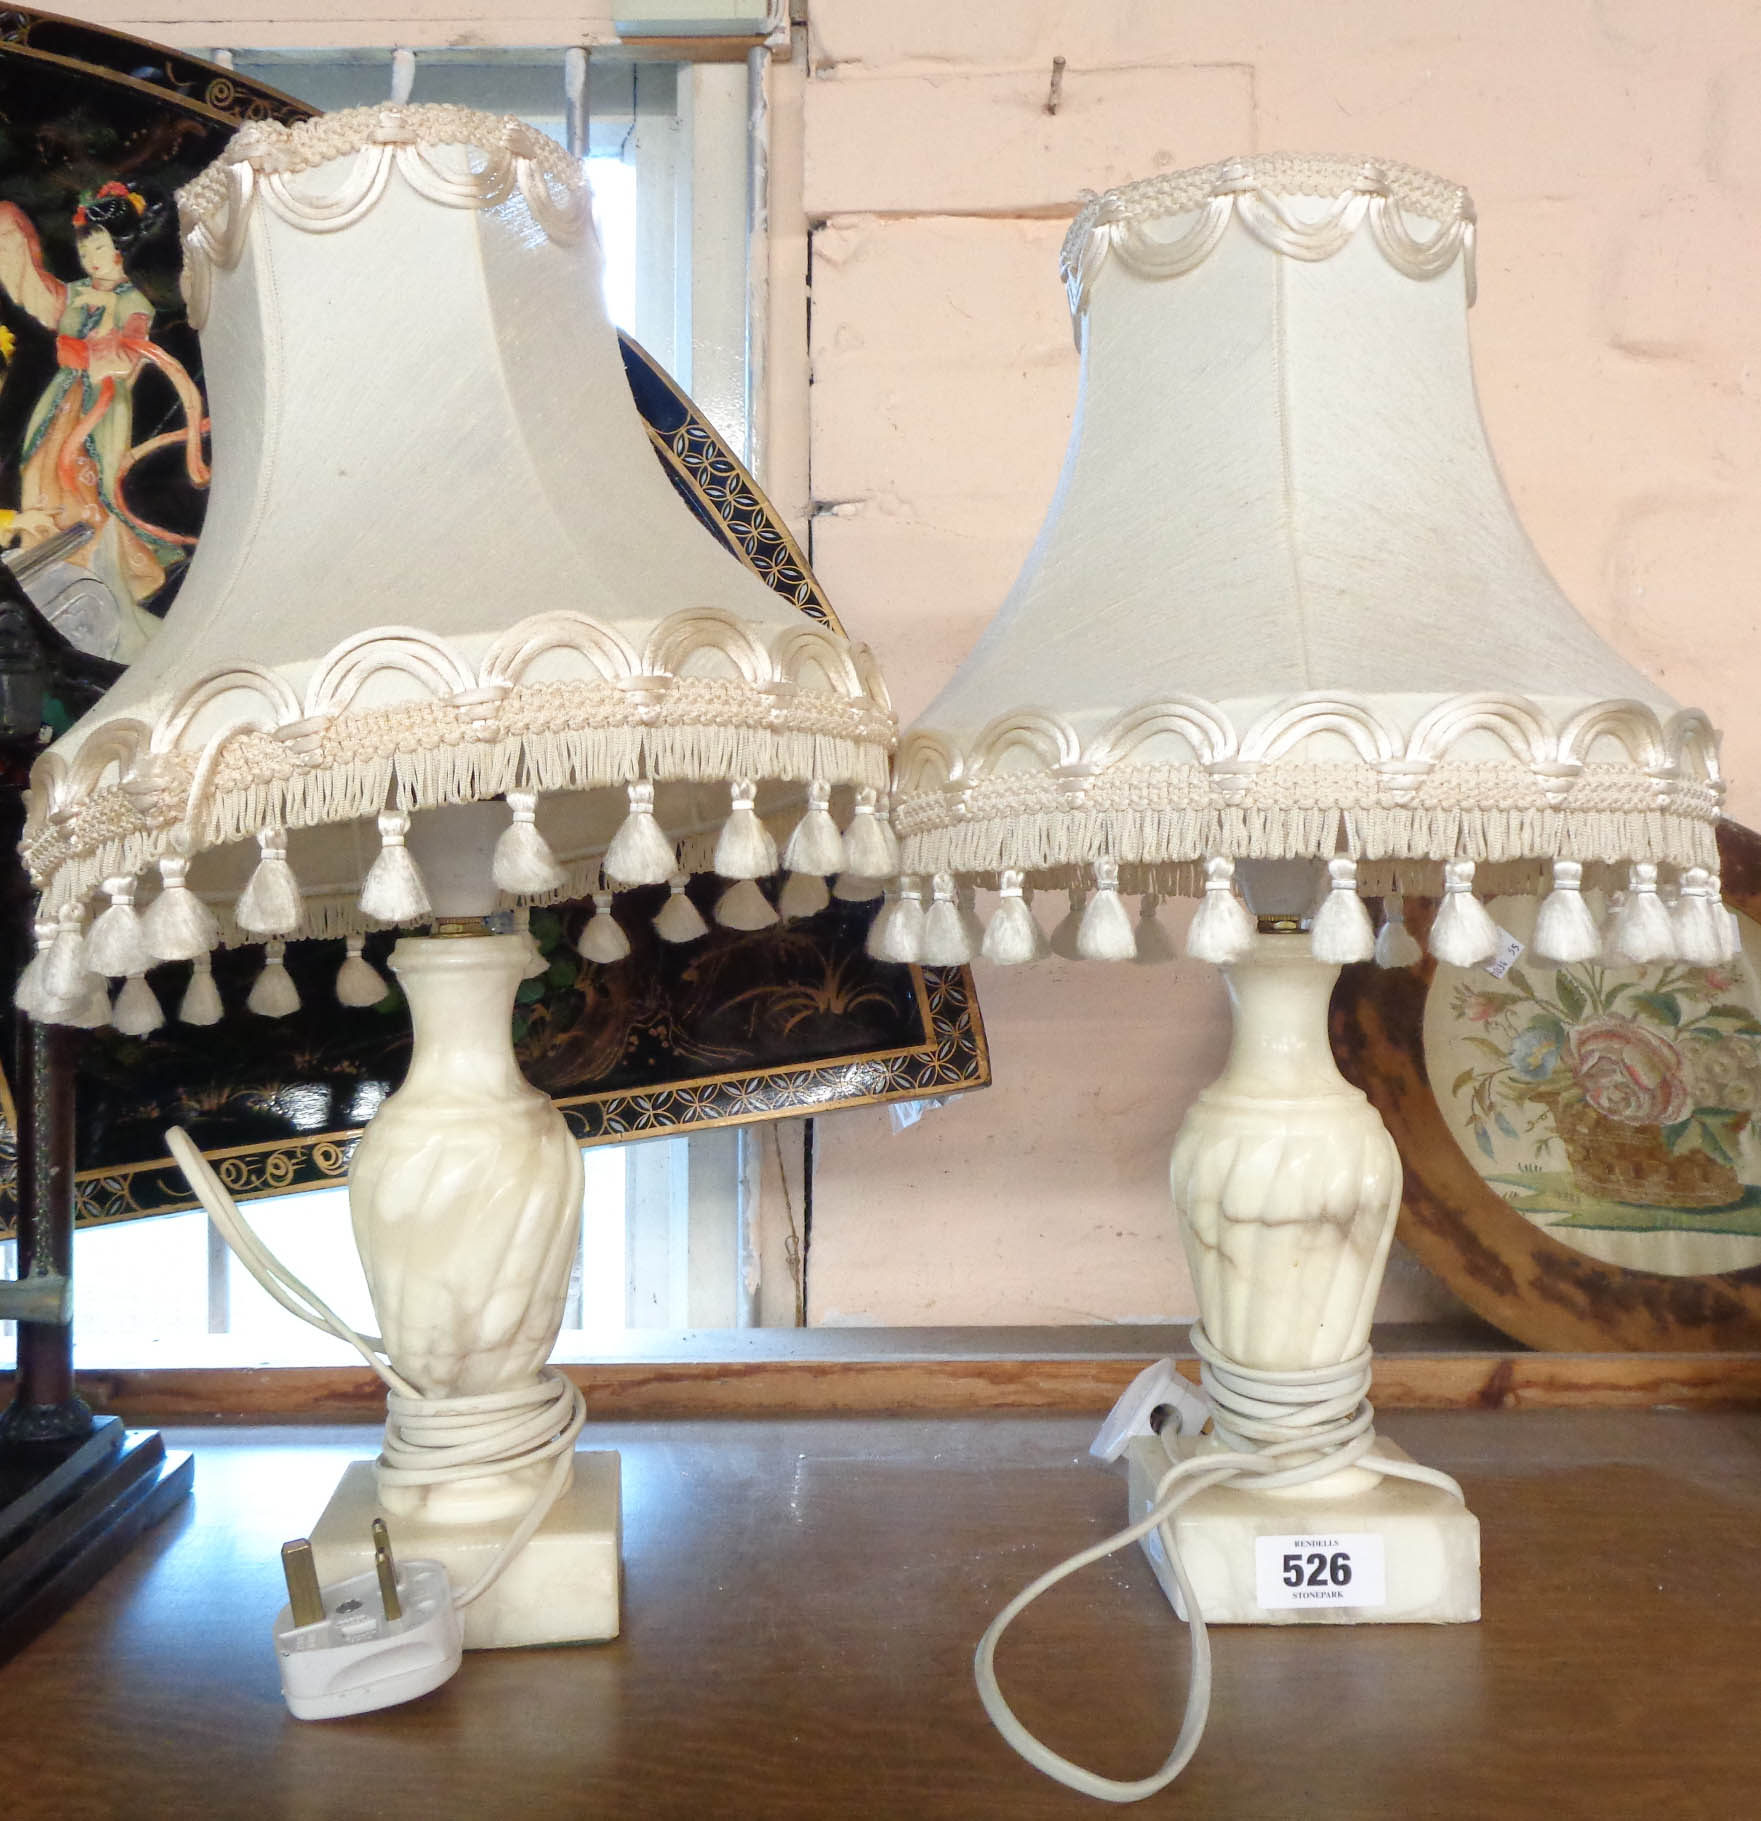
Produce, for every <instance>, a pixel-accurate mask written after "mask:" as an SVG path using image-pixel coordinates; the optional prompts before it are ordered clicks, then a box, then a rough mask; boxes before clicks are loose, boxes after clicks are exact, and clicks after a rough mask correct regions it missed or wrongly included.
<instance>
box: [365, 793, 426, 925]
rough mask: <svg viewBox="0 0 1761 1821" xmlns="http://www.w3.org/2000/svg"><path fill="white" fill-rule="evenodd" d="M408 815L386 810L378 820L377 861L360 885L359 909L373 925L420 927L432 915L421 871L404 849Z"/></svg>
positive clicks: (408, 821) (408, 828)
mask: <svg viewBox="0 0 1761 1821" xmlns="http://www.w3.org/2000/svg"><path fill="white" fill-rule="evenodd" d="M409 832H410V818H409V812H408V811H406V810H402V809H388V810H385V811H383V812H382V813H381V815H380V817H379V842H380V846H379V858H378V859H377V860H375V861H374V862H373V864H372V866H370V867H369V868H368V869H367V876H366V878H365V879H363V880H362V881H361V909H362V911H363V912H364V913H365V914H366V915H367V916H369V917H371V918H372V919H373V920H374V922H376V923H420V922H422V921H423V919H424V918H426V917H428V916H430V915H432V913H433V906H432V905H431V904H430V903H429V901H428V887H427V886H426V885H425V884H424V883H423V880H422V873H421V869H420V868H419V867H418V866H417V865H416V861H415V858H414V856H413V855H412V854H411V852H410V850H409V849H408V848H407V847H405V846H404V836H405V835H407V834H408V833H409Z"/></svg>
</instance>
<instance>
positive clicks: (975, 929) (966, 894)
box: [954, 885, 984, 961]
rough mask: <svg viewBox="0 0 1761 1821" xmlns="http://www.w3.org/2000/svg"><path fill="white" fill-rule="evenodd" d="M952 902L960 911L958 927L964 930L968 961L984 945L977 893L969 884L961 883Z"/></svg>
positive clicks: (982, 923) (982, 921)
mask: <svg viewBox="0 0 1761 1821" xmlns="http://www.w3.org/2000/svg"><path fill="white" fill-rule="evenodd" d="M954 903H955V905H956V907H957V908H958V909H959V912H960V927H961V928H962V929H963V930H965V932H966V958H967V960H968V961H970V960H971V959H972V957H973V956H974V955H976V954H977V953H978V952H979V950H980V949H981V948H983V947H984V920H983V919H982V918H981V917H980V916H979V914H978V893H977V892H976V891H975V890H974V889H973V888H972V887H971V886H970V885H962V886H961V887H960V889H959V890H958V891H957V892H955V894H954Z"/></svg>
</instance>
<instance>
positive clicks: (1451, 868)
mask: <svg viewBox="0 0 1761 1821" xmlns="http://www.w3.org/2000/svg"><path fill="white" fill-rule="evenodd" d="M1497 952H1498V925H1497V924H1496V923H1494V922H1493V921H1492V916H1491V913H1490V912H1489V911H1488V910H1487V909H1486V907H1485V905H1483V904H1482V903H1481V902H1480V901H1479V899H1478V898H1476V897H1475V896H1474V863H1473V861H1472V860H1449V861H1446V862H1445V863H1444V867H1443V902H1442V903H1441V904H1439V905H1438V906H1437V915H1436V916H1435V917H1433V918H1432V920H1431V953H1432V954H1433V955H1435V956H1436V957H1437V959H1438V960H1439V961H1447V962H1448V963H1449V965H1450V966H1451V967H1478V966H1479V965H1480V964H1481V962H1483V961H1490V960H1491V959H1492V957H1493V956H1494V955H1495V954H1497Z"/></svg>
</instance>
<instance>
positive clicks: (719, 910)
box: [715, 879, 777, 930]
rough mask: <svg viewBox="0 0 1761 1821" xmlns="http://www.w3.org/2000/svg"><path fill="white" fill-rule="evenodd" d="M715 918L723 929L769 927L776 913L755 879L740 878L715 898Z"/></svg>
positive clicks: (774, 919) (773, 921)
mask: <svg viewBox="0 0 1761 1821" xmlns="http://www.w3.org/2000/svg"><path fill="white" fill-rule="evenodd" d="M715 920H716V922H717V923H719V924H720V925H721V926H722V928H723V929H743V930H754V929H769V928H770V926H771V925H772V924H773V923H775V922H776V920H777V914H776V912H775V911H774V910H773V909H772V908H771V902H770V900H769V899H768V898H767V897H766V896H765V895H764V893H763V892H762V891H760V890H759V889H758V881H757V880H756V879H740V880H737V881H736V882H735V883H734V884H732V885H730V886H729V887H728V889H727V890H726V891H725V892H723V893H722V895H721V896H720V897H719V898H717V899H716V901H715Z"/></svg>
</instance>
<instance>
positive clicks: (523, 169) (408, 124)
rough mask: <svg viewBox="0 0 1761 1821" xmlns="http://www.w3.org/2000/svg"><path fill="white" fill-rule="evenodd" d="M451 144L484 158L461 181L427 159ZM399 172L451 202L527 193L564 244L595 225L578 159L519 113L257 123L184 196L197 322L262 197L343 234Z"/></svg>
mask: <svg viewBox="0 0 1761 1821" xmlns="http://www.w3.org/2000/svg"><path fill="white" fill-rule="evenodd" d="M443 145H448V146H465V147H468V148H470V149H472V150H474V151H476V152H478V153H480V154H481V155H482V162H481V164H480V165H478V166H476V167H475V168H473V169H472V170H471V171H469V172H468V173H466V174H465V175H463V176H460V175H459V174H458V173H457V172H455V171H451V170H447V169H445V168H443V167H442V166H441V165H439V164H437V163H436V162H435V161H434V159H433V158H431V157H430V156H429V153H430V151H432V150H433V149H434V148H435V147H437V146H443ZM351 155H352V156H353V158H354V165H353V168H352V169H351V170H350V171H348V172H347V174H346V175H344V176H342V177H341V179H340V180H339V182H338V183H337V185H336V187H335V188H334V189H332V190H331V191H330V192H328V193H327V194H325V195H322V196H314V195H311V194H309V193H307V192H306V191H304V190H296V189H295V188H294V187H292V186H291V185H290V184H289V182H288V179H289V178H291V177H297V176H299V175H301V174H302V173H304V172H307V171H313V170H317V169H319V168H321V167H322V166H324V165H327V164H330V163H333V162H335V161H337V160H339V159H345V158H348V157H350V156H351ZM393 170H395V171H396V172H397V173H398V174H399V175H400V176H401V177H402V178H403V180H404V182H406V183H407V184H408V185H409V186H410V188H411V189H413V190H415V191H416V192H417V194H418V195H421V196H424V197H426V198H427V199H428V200H429V201H430V202H436V203H439V204H441V205H442V206H444V207H447V208H457V209H487V208H494V207H496V206H498V205H499V204H501V203H503V202H505V201H506V200H507V199H508V198H509V197H510V196H511V195H513V193H514V192H515V191H516V190H518V192H519V193H520V195H521V196H522V197H523V198H524V200H525V202H526V206H527V207H528V208H529V209H530V210H531V212H532V216H533V219H534V220H535V221H536V222H537V223H538V225H539V226H540V227H541V228H542V229H543V230H544V232H545V234H546V235H547V236H548V237H549V238H550V239H551V240H552V241H554V242H556V243H557V244H558V245H559V246H574V245H576V244H578V243H579V242H580V241H581V240H582V238H583V237H584V236H586V235H588V234H590V233H592V231H593V207H592V199H591V195H590V193H589V191H588V188H587V182H586V179H585V177H584V176H583V175H582V170H581V165H580V161H579V160H578V159H575V158H573V157H571V156H570V155H569V153H568V152H566V151H565V150H564V149H563V148H562V147H561V146H560V145H558V144H557V143H556V141H555V140H554V139H551V138H549V137H548V136H547V135H545V134H543V133H540V132H539V131H538V130H537V129H536V128H535V127H531V126H528V125H527V124H526V122H524V121H523V120H516V119H514V118H513V117H512V116H508V115H502V116H498V115H495V114H484V113H479V112H478V111H477V110H476V109H474V108H466V107H457V106H453V105H451V104H445V105H422V106H411V105H408V104H403V103H396V102H386V103H383V104H381V105H379V106H376V107H358V108H345V109H343V110H342V111H341V112H339V113H335V114H319V115H316V116H314V117H313V118H312V119H310V120H300V121H295V122H292V123H291V124H289V123H284V122H281V121H273V120H259V121H252V122H251V123H250V124H249V125H248V126H245V127H243V128H241V129H240V131H239V132H237V133H236V134H234V135H233V138H232V140H231V142H230V143H229V144H228V146H227V148H226V150H225V151H224V152H223V153H222V154H221V155H220V157H219V158H218V159H217V160H216V161H215V162H214V163H213V164H211V165H210V166H209V167H208V168H207V170H205V171H204V172H203V173H202V174H201V176H199V177H197V178H195V179H194V180H193V181H192V182H190V183H187V184H185V185H184V187H183V188H182V189H181V190H179V191H178V192H177V206H178V217H179V221H180V223H181V225H182V233H183V247H184V269H183V280H182V283H183V293H184V299H185V302H186V304H187V306H188V309H189V316H190V321H191V322H192V323H193V324H194V325H195V327H196V328H198V329H200V328H201V327H203V325H204V324H205V323H206V322H207V319H208V312H209V309H210V307H211V304H212V301H213V286H214V272H215V269H216V268H218V269H220V270H221V271H230V270H231V269H232V268H233V267H234V266H235V265H236V264H237V263H238V259H239V255H240V254H241V253H242V252H243V250H244V243H245V233H246V230H247V229H248V228H249V226H250V221H251V216H252V213H253V212H254V209H255V207H256V205H257V203H258V202H259V201H260V202H261V203H262V204H263V205H264V206H265V207H267V208H269V209H271V210H273V212H274V213H275V214H276V215H278V216H279V217H280V218H281V219H282V220H283V221H286V222H288V223H290V224H291V225H292V226H294V227H297V228H301V229H304V230H306V231H307V232H310V233H316V234H330V233H336V232H337V231H338V230H340V229H343V228H347V227H351V226H352V225H353V224H354V223H355V222H357V221H359V220H361V218H362V217H363V216H365V215H366V214H367V213H368V212H369V211H370V210H371V209H372V208H373V207H374V206H375V205H376V204H377V203H378V201H379V199H380V197H381V196H383V195H384V194H385V189H386V186H387V184H388V183H389V182H390V181H391V174H392V172H393Z"/></svg>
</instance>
